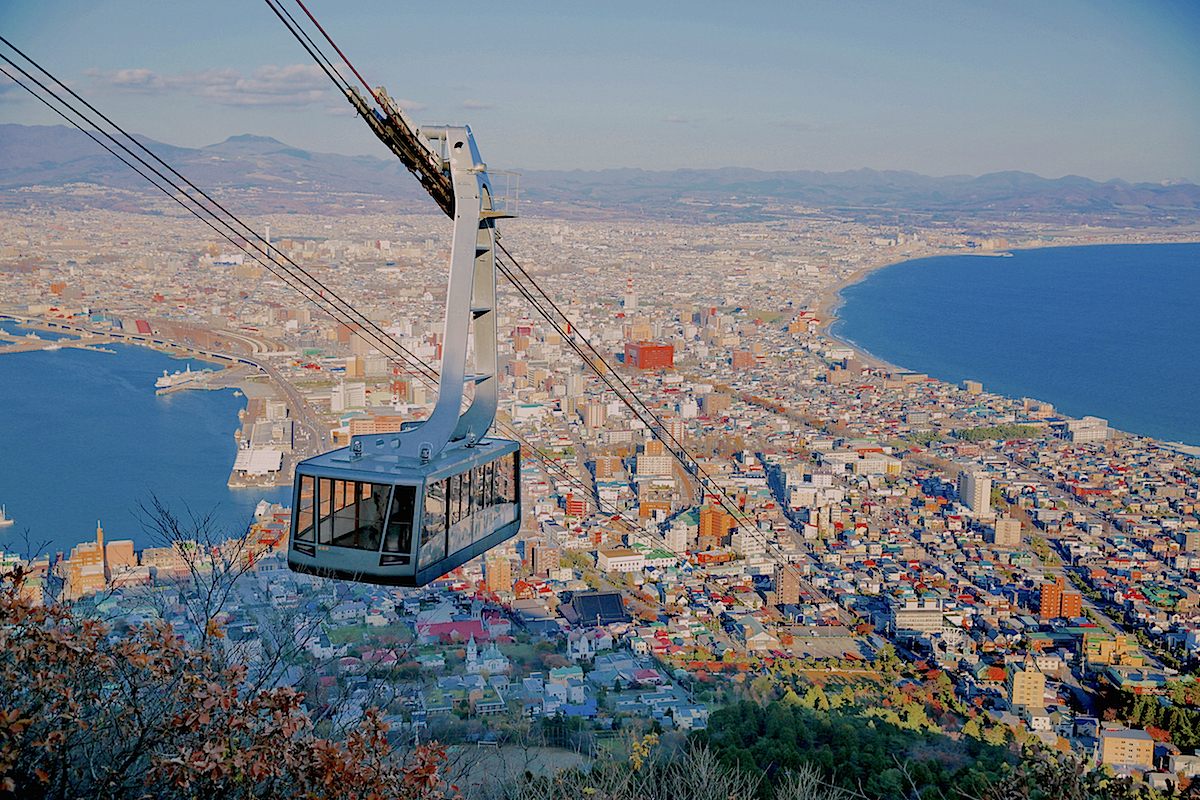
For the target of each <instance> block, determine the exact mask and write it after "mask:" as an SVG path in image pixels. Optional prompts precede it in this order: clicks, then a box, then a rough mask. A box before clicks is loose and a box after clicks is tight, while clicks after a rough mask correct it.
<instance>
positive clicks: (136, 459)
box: [0, 322, 291, 555]
mask: <svg viewBox="0 0 1200 800" xmlns="http://www.w3.org/2000/svg"><path fill="white" fill-rule="evenodd" d="M0 327H2V328H3V329H4V330H6V331H8V332H10V333H13V334H15V335H18V336H23V335H25V333H27V332H28V331H27V330H25V329H22V328H18V327H17V326H16V325H15V324H13V323H11V322H9V323H7V324H4V325H0ZM38 335H39V336H41V337H42V338H44V339H50V338H58V337H57V336H55V335H54V334H46V333H42V332H40V331H39V332H38ZM104 347H105V348H107V349H110V350H113V351H115V352H114V353H101V352H88V351H83V350H77V349H71V348H63V349H61V350H52V351H34V352H28V353H9V354H4V355H0V408H2V409H3V410H4V414H5V421H6V424H5V426H4V433H3V435H2V436H0V503H3V504H4V505H5V507H6V508H7V512H8V516H9V518H10V519H14V520H16V524H14V525H11V526H8V527H6V528H0V549H3V550H5V551H8V552H18V553H21V554H23V555H24V554H25V548H26V543H25V533H26V532H28V539H29V541H30V542H33V543H35V544H42V543H45V544H46V546H45V547H44V548H42V552H46V553H50V554H54V553H57V552H60V551H61V552H63V553H64V554H65V555H70V551H71V548H72V547H73V546H74V545H75V544H77V543H79V542H82V541H90V540H94V538H95V532H96V524H97V521H99V523H100V524H101V525H102V526H103V528H104V536H105V540H106V541H113V540H118V539H132V540H133V541H134V545H135V547H136V548H137V549H139V550H140V549H142V548H144V547H147V546H154V545H157V544H159V543H160V542H158V541H157V540H156V539H155V538H154V537H153V536H152V535H151V533H150V531H149V530H148V528H147V526H146V525H145V524H144V519H145V516H146V515H145V514H144V512H143V511H142V510H141V508H140V507H141V506H149V505H151V503H152V502H153V499H154V498H157V499H158V500H159V501H161V502H162V503H163V504H165V505H166V506H168V507H169V508H170V510H171V511H172V513H174V514H175V515H177V516H178V517H180V518H181V519H183V520H185V521H186V520H189V519H190V518H192V516H193V515H195V516H201V517H203V516H207V515H210V514H211V515H212V522H213V529H214V531H215V532H217V533H218V534H219V535H221V536H225V535H230V536H233V535H239V534H240V533H241V532H243V531H245V530H246V528H247V526H248V525H249V523H250V522H251V521H252V519H253V514H254V508H255V506H256V505H257V504H258V502H259V501H260V500H263V499H266V500H267V501H269V502H275V503H283V504H290V503H291V491H290V489H288V488H280V489H274V490H269V491H266V492H264V491H262V490H255V489H230V488H229V487H228V486H227V485H226V482H227V481H228V479H229V473H230V470H231V469H232V467H233V461H234V458H235V457H236V455H237V444H236V442H235V440H234V436H233V434H234V432H235V431H236V430H237V428H238V427H239V421H238V411H240V410H241V409H243V408H245V405H246V400H245V398H244V397H239V396H236V395H235V394H234V390H232V389H225V390H220V391H197V390H183V391H178V392H174V393H172V394H169V395H163V396H156V395H155V393H154V381H155V380H156V379H157V378H158V377H159V376H161V375H162V373H163V371H164V370H167V371H168V372H175V371H177V370H181V369H184V367H185V365H186V364H189V363H190V364H191V366H192V369H193V370H196V369H203V368H205V367H213V366H215V365H213V364H209V363H206V362H202V361H195V360H192V359H174V358H171V357H170V356H167V355H165V354H163V353H159V352H156V351H154V350H150V349H148V348H144V347H138V346H135V345H118V344H105V345H104Z"/></svg>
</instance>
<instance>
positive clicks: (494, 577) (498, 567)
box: [483, 556, 513, 592]
mask: <svg viewBox="0 0 1200 800" xmlns="http://www.w3.org/2000/svg"><path fill="white" fill-rule="evenodd" d="M483 580H484V583H485V584H486V585H487V588H488V591H489V592H511V591H512V587H513V580H512V564H511V563H510V562H509V560H508V559H507V558H505V557H504V556H490V557H489V558H488V559H487V560H485V561H484V562H483Z"/></svg>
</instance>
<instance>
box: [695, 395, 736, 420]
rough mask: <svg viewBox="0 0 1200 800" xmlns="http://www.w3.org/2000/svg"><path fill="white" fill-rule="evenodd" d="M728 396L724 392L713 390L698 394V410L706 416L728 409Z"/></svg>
mask: <svg viewBox="0 0 1200 800" xmlns="http://www.w3.org/2000/svg"><path fill="white" fill-rule="evenodd" d="M730 399H731V398H730V396H729V395H727V394H725V393H724V392H713V393H711V394H702V395H700V410H701V411H703V412H704V414H705V415H706V416H709V417H711V416H714V415H716V414H720V413H721V412H722V411H728V410H729V402H730Z"/></svg>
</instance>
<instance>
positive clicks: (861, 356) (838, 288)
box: [809, 255, 934, 372]
mask: <svg viewBox="0 0 1200 800" xmlns="http://www.w3.org/2000/svg"><path fill="white" fill-rule="evenodd" d="M933 257H934V256H932V255H915V256H908V257H905V258H898V259H896V260H894V261H886V262H884V263H881V264H871V265H869V266H866V267H863V268H862V269H860V270H858V271H857V272H854V273H852V274H850V275H849V276H848V277H847V278H845V279H844V280H842V281H840V282H838V283H837V284H835V285H833V286H831V287H829V288H828V289H826V290H825V291H823V292H822V293H821V294H819V295H817V298H816V300H815V301H814V302H813V305H812V306H810V307H809V308H810V310H812V311H813V312H815V313H816V315H817V319H818V320H820V322H819V323H818V324H817V335H818V336H824V337H825V338H826V339H829V340H831V341H834V342H837V343H838V344H839V345H841V346H842V347H846V348H849V349H850V350H853V351H854V353H855V355H856V356H857V358H858V360H859V361H861V362H862V363H863V364H866V365H867V366H870V367H873V368H875V369H885V370H888V371H889V372H905V371H906V370H905V369H904V368H903V367H900V366H898V365H896V364H892V363H891V362H889V361H884V360H883V359H882V358H879V357H878V356H876V355H875V354H873V353H869V352H867V351H866V350H864V349H863V348H861V347H859V346H858V345H856V344H854V343H853V342H850V341H847V340H846V339H843V338H842V337H840V336H838V335H836V334H835V333H833V331H832V328H833V324H834V323H835V322H837V321H838V319H840V318H839V317H838V315H837V312H838V309H839V308H841V306H842V303H843V302H845V299H844V298H843V297H842V290H843V289H845V288H846V287H848V286H853V285H854V284H856V283H859V282H861V281H863V280H865V279H866V277H867V276H868V275H870V274H871V273H872V272H875V271H876V270H880V269H883V268H884V267H894V266H896V265H897V264H903V263H905V262H908V261H917V260H918V259H922V258H933Z"/></svg>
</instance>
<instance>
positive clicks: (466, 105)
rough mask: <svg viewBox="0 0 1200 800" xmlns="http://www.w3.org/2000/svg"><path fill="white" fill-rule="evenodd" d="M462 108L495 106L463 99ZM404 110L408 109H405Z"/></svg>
mask: <svg viewBox="0 0 1200 800" xmlns="http://www.w3.org/2000/svg"><path fill="white" fill-rule="evenodd" d="M462 107H463V108H476V109H478V108H495V106H494V105H492V104H491V103H481V102H479V101H478V100H463V104H462ZM405 110H406V111H407V110H408V109H405Z"/></svg>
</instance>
